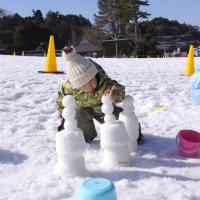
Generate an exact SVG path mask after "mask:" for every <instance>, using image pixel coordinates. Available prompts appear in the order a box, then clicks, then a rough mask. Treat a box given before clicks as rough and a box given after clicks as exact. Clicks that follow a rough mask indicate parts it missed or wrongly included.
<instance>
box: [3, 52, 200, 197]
mask: <svg viewBox="0 0 200 200" xmlns="http://www.w3.org/2000/svg"><path fill="white" fill-rule="evenodd" d="M94 61H96V62H98V63H99V64H100V65H101V66H102V67H103V68H104V70H105V71H106V72H107V74H108V75H109V76H110V77H111V78H112V79H114V80H117V81H119V82H120V83H121V84H123V85H124V86H125V88H126V94H128V95H131V96H132V97H134V106H135V114H136V117H137V118H138V120H139V122H140V123H141V128H142V133H143V134H144V137H145V143H144V144H143V145H139V146H138V149H137V150H136V152H135V153H132V154H131V161H130V163H129V164H128V166H121V167H119V166H116V167H115V168H110V166H109V165H110V164H111V162H109V163H107V162H105V161H106V160H105V158H106V156H105V155H106V154H104V151H103V149H102V148H101V144H100V143H99V142H100V141H99V140H100V138H101V137H98V138H95V141H94V142H93V143H92V144H90V145H89V144H88V147H87V148H86V149H85V152H84V151H81V152H80V151H78V152H79V153H80V154H82V153H83V152H84V154H83V156H84V159H85V166H86V169H87V171H86V173H85V176H84V175H83V174H80V171H79V169H81V168H82V167H83V164H81V165H80V164H76V165H73V166H74V168H73V169H74V170H75V169H76V170H77V172H78V173H76V171H75V172H74V173H73V174H72V171H70V170H67V169H69V167H67V166H68V165H69V164H70V163H71V162H72V161H71V159H70V158H71V157H70V156H72V155H74V153H75V154H76V153H77V151H76V152H75V151H74V150H73V149H74V148H76V147H80V146H79V144H80V143H79V142H78V141H79V140H78V139H74V138H77V134H76V136H75V135H73V133H72V132H68V130H69V129H68V130H65V131H66V132H65V131H64V132H60V134H58V132H57V125H58V124H59V123H60V118H59V117H58V113H57V109H56V105H55V104H56V103H55V101H56V98H57V92H58V88H59V87H60V84H61V83H63V82H65V81H66V74H57V75H55V74H42V73H38V71H39V70H42V69H43V66H44V64H45V57H34V56H30V57H29V56H7V55H0V69H1V73H0V130H1V134H0V188H1V190H0V200H76V199H77V198H75V195H76V194H77V189H78V188H79V187H80V185H81V184H82V183H83V182H84V181H85V180H87V179H89V178H96V177H101V178H107V179H109V180H111V181H112V182H113V183H114V184H115V187H116V193H117V200H133V199H134V200H199V199H200V189H199V188H200V170H199V166H200V154H198V156H197V157H194V158H188V157H184V156H182V155H181V154H180V153H179V152H178V148H177V146H176V142H175V141H176V140H175V138H176V135H177V133H178V132H179V131H180V130H182V129H191V130H194V131H198V132H200V126H199V121H200V120H199V119H200V112H199V110H200V105H196V104H195V103H194V102H193V101H192V98H191V91H190V81H191V79H192V78H191V77H188V76H183V73H184V69H185V64H186V57H174V58H140V59H134V58H115V59H114V58H97V59H94ZM195 63H196V64H197V63H200V57H195ZM57 65H58V70H59V71H60V70H61V71H65V70H66V64H65V63H64V61H63V59H62V58H61V57H58V58H57ZM198 80H199V82H200V79H198ZM198 91H199V89H197V90H196V92H197V93H198ZM121 106H123V105H121ZM130 111H133V109H132V108H130ZM70 113H71V112H70ZM131 117H132V113H131V114H130V118H131ZM94 122H95V127H96V129H97V133H98V136H100V135H101V134H103V135H104V139H106V135H111V134H115V135H116V134H117V135H118V134H119V132H118V131H119V130H120V132H121V128H122V127H120V126H119V123H118V126H117V123H116V124H115V125H114V127H113V128H114V132H112V130H113V129H112V126H113V124H112V123H110V124H106V127H108V128H107V129H105V124H102V125H100V124H99V123H97V121H94ZM109 125H110V126H109ZM103 126H104V129H102V128H101V127H103ZM118 128H119V129H118ZM102 130H103V131H104V132H103V133H102ZM105 130H106V131H108V132H105ZM122 130H123V128H122ZM61 133H62V134H63V138H64V139H65V140H64V141H63V143H62V144H64V145H61V146H62V147H66V149H65V148H64V149H62V150H64V152H65V153H64V155H66V157H64V158H65V161H66V162H63V160H62V159H63V157H62V156H61V154H57V152H58V151H57V152H56V143H57V141H58V140H56V136H57V138H60V137H61V135H62V134H61ZM106 133H109V134H106ZM80 138H81V137H80ZM60 139H61V138H60ZM101 139H102V140H103V138H101ZM107 141H108V140H107ZM109 141H112V140H109ZM178 141H180V140H178ZM65 142H66V143H65ZM57 144H58V143H57ZM111 144H112V143H111ZM111 144H110V145H111ZM123 144H124V143H123ZM196 144H197V142H196ZM198 144H199V143H198ZM61 146H60V147H61ZM111 146H112V145H111ZM70 147H71V148H72V149H71V148H70ZM121 148H122V147H120V149H121ZM115 149H116V148H115ZM67 150H68V151H67ZM79 150H80V149H79ZM197 150H199V148H198V149H197ZM59 152H61V151H59ZM120 152H122V151H121V150H120ZM105 153H106V152H105ZM80 154H79V155H80ZM58 155H60V157H59V156H58ZM118 155H119V153H118ZM76 156H77V154H76ZM125 156H126V155H125ZM125 156H124V157H125ZM58 161H61V163H62V164H63V165H64V166H65V167H66V168H65V169H66V171H65V173H64V175H66V176H67V177H68V178H66V179H62V176H60V175H62V172H63V171H62V169H63V168H62V169H61V168H59V165H57V164H58ZM56 166H57V167H56ZM109 168H110V169H109ZM55 169H56V171H54V170H55ZM54 172H57V173H54ZM81 172H82V171H81ZM82 199H83V198H82Z"/></svg>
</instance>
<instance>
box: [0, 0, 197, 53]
mask: <svg viewBox="0 0 200 200" xmlns="http://www.w3.org/2000/svg"><path fill="white" fill-rule="evenodd" d="M147 6H149V3H148V0H98V14H96V15H95V16H94V18H95V22H94V24H92V23H91V22H90V21H89V20H88V19H86V18H84V17H83V16H81V15H79V16H77V15H63V14H60V13H59V12H53V11H49V12H48V13H47V15H46V16H45V17H43V15H42V12H41V11H40V10H33V15H32V16H29V17H21V16H20V15H18V14H13V15H10V14H8V13H7V12H6V11H5V10H3V9H0V50H2V49H3V50H5V51H6V52H7V53H11V52H12V51H16V52H21V51H26V50H34V49H36V48H37V47H38V46H39V45H40V43H41V42H43V43H44V44H45V45H46V46H47V45H48V40H49V35H50V34H53V35H54V37H55V43H56V49H62V48H63V47H64V46H65V45H74V46H76V45H77V44H79V43H80V41H81V40H82V38H83V37H84V38H85V39H88V40H89V41H91V42H93V43H95V44H97V45H99V46H101V42H102V41H103V40H105V39H106V38H112V39H113V41H115V40H117V39H118V38H120V36H121V35H124V36H127V37H129V38H131V39H132V40H133V41H134V48H133V53H134V54H135V55H141V54H143V55H150V54H153V53H155V49H156V37H158V36H167V35H182V34H190V35H192V37H193V41H192V42H193V43H194V44H195V45H199V44H200V28H199V27H197V26H192V25H187V24H180V23H178V22H177V21H175V20H171V21H170V20H168V19H165V18H162V17H159V18H155V19H153V20H150V21H149V20H148V17H149V16H150V13H147V12H146V11H144V10H145V8H146V7H147Z"/></svg>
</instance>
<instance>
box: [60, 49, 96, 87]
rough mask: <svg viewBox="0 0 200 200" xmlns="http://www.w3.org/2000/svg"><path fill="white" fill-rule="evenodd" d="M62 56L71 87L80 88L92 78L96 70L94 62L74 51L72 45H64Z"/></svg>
mask: <svg viewBox="0 0 200 200" xmlns="http://www.w3.org/2000/svg"><path fill="white" fill-rule="evenodd" d="M62 57H63V59H64V60H65V62H66V64H67V75H68V79H69V82H70V83H71V85H72V87H73V88H80V87H81V86H83V85H85V84H86V83H87V82H89V81H90V80H92V79H93V78H94V77H95V75H96V74H97V72H98V70H97V68H96V66H95V65H94V63H92V62H91V61H90V60H88V59H86V58H84V57H83V56H81V55H79V54H77V53H76V50H75V49H74V48H73V47H65V48H64V49H63V52H62Z"/></svg>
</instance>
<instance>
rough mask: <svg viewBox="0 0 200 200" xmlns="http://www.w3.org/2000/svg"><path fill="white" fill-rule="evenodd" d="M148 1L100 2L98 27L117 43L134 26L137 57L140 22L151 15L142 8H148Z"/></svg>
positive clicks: (101, 0) (115, 0)
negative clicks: (128, 27)
mask: <svg viewBox="0 0 200 200" xmlns="http://www.w3.org/2000/svg"><path fill="white" fill-rule="evenodd" d="M148 5H149V4H148V0H145V1H144V0H98V8H99V12H98V15H95V23H96V26H97V27H98V28H99V29H100V30H102V31H104V32H105V33H106V34H108V35H109V36H111V37H112V39H113V40H115V41H117V39H118V38H119V36H120V34H121V33H127V30H126V27H127V26H128V25H130V23H131V24H132V25H134V27H135V30H134V36H135V54H136V55H137V41H138V20H139V19H140V18H143V19H144V18H147V17H148V16H149V14H148V13H147V12H142V11H141V10H140V6H148ZM116 56H117V52H116Z"/></svg>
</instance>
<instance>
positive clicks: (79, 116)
mask: <svg viewBox="0 0 200 200" xmlns="http://www.w3.org/2000/svg"><path fill="white" fill-rule="evenodd" d="M122 111H123V109H122V108H120V107H117V106H114V111H113V114H114V115H115V117H116V119H118V118H119V113H120V112H122ZM93 119H96V120H97V121H98V122H100V123H101V124H102V123H104V114H102V115H96V114H95V113H94V112H93V111H92V109H89V108H80V107H78V108H77V109H76V120H77V126H78V128H80V129H81V130H82V131H83V134H84V137H85V141H86V142H90V141H92V140H93V139H94V138H95V137H96V136H97V132H96V129H95V126H94V121H93ZM64 121H65V120H64V119H63V118H62V122H61V125H60V126H59V127H58V131H61V130H62V129H64Z"/></svg>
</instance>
